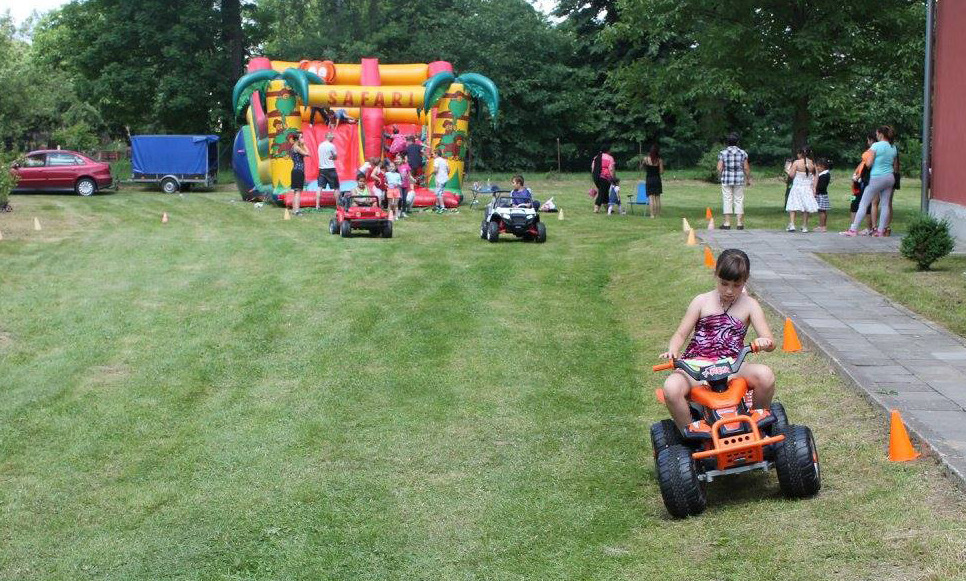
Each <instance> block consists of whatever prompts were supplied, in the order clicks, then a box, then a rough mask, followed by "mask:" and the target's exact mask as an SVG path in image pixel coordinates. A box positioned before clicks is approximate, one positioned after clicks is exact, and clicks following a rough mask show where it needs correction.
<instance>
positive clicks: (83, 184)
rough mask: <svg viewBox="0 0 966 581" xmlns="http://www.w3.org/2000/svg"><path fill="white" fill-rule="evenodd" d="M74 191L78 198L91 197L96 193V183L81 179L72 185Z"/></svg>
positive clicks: (88, 179)
mask: <svg viewBox="0 0 966 581" xmlns="http://www.w3.org/2000/svg"><path fill="white" fill-rule="evenodd" d="M74 191H75V192H77V195H78V196H84V197H85V198H86V197H87V196H93V195H94V194H96V193H97V182H95V181H94V180H92V179H91V178H81V179H79V180H77V183H76V184H74Z"/></svg>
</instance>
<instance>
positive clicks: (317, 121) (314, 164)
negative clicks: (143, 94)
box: [232, 57, 500, 207]
mask: <svg viewBox="0 0 966 581" xmlns="http://www.w3.org/2000/svg"><path fill="white" fill-rule="evenodd" d="M473 98H476V99H478V100H480V101H482V102H483V103H485V105H486V107H487V109H488V111H489V113H490V118H491V120H493V122H495V121H496V116H497V113H498V111H499V104H500V94H499V91H498V90H497V88H496V85H495V84H494V83H493V82H492V81H491V80H490V79H488V78H486V77H484V76H483V75H479V74H476V73H464V74H462V75H460V76H456V75H455V74H454V73H453V67H452V65H450V63H448V62H444V61H436V62H432V63H428V64H399V65H385V64H380V63H379V61H378V59H374V58H373V59H362V62H361V63H360V64H335V63H332V62H331V61H309V60H302V61H299V62H286V61H273V60H269V59H268V58H265V57H257V58H253V59H251V61H249V63H248V73H247V74H246V75H245V76H243V77H242V78H241V79H239V80H238V82H237V83H236V84H235V89H234V92H233V94H232V105H233V107H234V111H235V115H236V117H238V118H239V119H242V118H243V119H244V120H245V122H244V124H243V126H242V128H241V129H240V130H239V131H238V134H237V135H236V136H235V147H234V154H233V159H232V165H233V167H234V171H235V178H236V183H237V184H238V189H239V191H240V192H241V194H242V198H243V199H245V200H253V199H268V200H271V201H274V202H276V203H279V204H284V205H289V206H290V205H292V202H293V199H292V195H293V194H292V192H291V188H290V184H291V182H290V180H291V171H292V160H291V159H290V157H289V147H290V145H289V141H288V135H289V134H291V133H294V132H297V131H301V132H302V133H303V134H304V136H305V142H306V145H307V146H308V149H309V153H310V156H308V157H306V159H305V182H306V186H305V190H304V191H303V192H302V197H301V199H300V204H299V205H300V206H302V207H307V206H314V205H315V203H316V196H317V195H318V196H319V199H320V202H321V203H322V204H325V205H330V206H331V205H334V204H335V192H333V191H331V190H326V191H322V192H319V191H318V181H317V180H318V174H319V162H318V157H317V156H318V154H317V153H316V152H317V150H318V145H319V143H321V142H322V140H324V139H325V135H326V133H328V132H330V131H331V132H334V133H335V138H334V139H333V143H334V144H335V146H336V149H337V150H338V159H337V161H336V172H337V173H338V176H339V181H340V182H341V187H340V189H341V190H343V191H347V190H350V189H352V188H353V187H354V186H355V178H356V172H357V170H358V168H359V167H360V166H361V165H362V163H363V162H364V161H365V160H366V159H369V158H373V157H375V158H378V159H382V158H383V152H384V149H383V143H384V137H383V134H384V133H391V132H393V131H397V130H398V133H399V134H402V135H404V136H405V135H415V136H416V137H417V138H421V140H422V141H423V142H424V143H426V144H427V145H428V146H429V148H430V150H431V151H436V150H437V149H439V148H442V150H443V157H444V158H445V159H446V160H447V163H448V164H449V167H450V172H449V175H450V178H449V181H447V182H446V184H445V186H444V187H445V194H444V201H445V202H446V205H447V207H453V206H456V205H458V204H459V203H460V201H461V200H462V197H463V196H462V183H463V174H464V161H465V159H466V151H467V136H468V129H469V118H470V106H471V102H472V99H473ZM314 109H329V110H331V111H332V112H334V113H336V115H337V116H338V117H340V118H341V120H340V121H339V122H338V123H336V124H334V125H329V124H327V123H326V122H325V120H324V119H321V118H320V117H321V116H318V115H313V110H314ZM424 162H425V164H424V168H423V174H424V175H425V176H426V183H425V186H424V187H417V188H416V190H415V193H416V196H415V201H414V205H416V206H430V205H433V204H434V203H435V200H436V198H435V190H436V183H435V176H434V175H433V172H432V171H431V167H430V163H431V161H430V159H429V157H428V156H424ZM413 169H414V173H415V169H416V168H413Z"/></svg>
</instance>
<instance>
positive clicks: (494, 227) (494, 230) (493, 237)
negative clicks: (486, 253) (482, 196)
mask: <svg viewBox="0 0 966 581" xmlns="http://www.w3.org/2000/svg"><path fill="white" fill-rule="evenodd" d="M486 239H487V240H489V241H490V242H496V241H497V240H499V239H500V223H499V222H490V223H489V224H488V225H487V227H486Z"/></svg>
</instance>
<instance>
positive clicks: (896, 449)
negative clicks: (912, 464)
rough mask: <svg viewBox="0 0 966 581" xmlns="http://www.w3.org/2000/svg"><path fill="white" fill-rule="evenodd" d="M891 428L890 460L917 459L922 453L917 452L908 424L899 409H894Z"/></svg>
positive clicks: (904, 460)
mask: <svg viewBox="0 0 966 581" xmlns="http://www.w3.org/2000/svg"><path fill="white" fill-rule="evenodd" d="M891 424H892V425H891V427H890V429H889V460H892V461H893V462H906V461H908V460H915V459H916V458H918V457H919V456H921V455H922V454H920V453H919V452H916V450H915V448H913V447H912V442H911V441H909V433H908V432H906V426H905V425H904V424H903V423H902V418H900V417H899V410H892V421H891Z"/></svg>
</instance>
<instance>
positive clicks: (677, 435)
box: [651, 419, 684, 458]
mask: <svg viewBox="0 0 966 581" xmlns="http://www.w3.org/2000/svg"><path fill="white" fill-rule="evenodd" d="M683 443H684V440H683V439H682V438H681V431H680V430H678V427H677V425H676V424H675V423H674V421H673V420H668V419H664V420H661V421H659V422H654V423H653V424H651V448H652V449H653V450H654V457H655V458H657V453H658V452H660V451H661V450H663V449H664V448H667V447H668V446H674V445H676V444H683Z"/></svg>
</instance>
